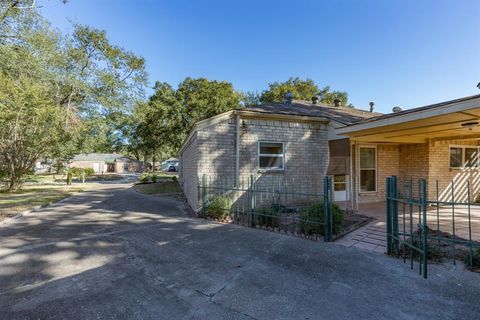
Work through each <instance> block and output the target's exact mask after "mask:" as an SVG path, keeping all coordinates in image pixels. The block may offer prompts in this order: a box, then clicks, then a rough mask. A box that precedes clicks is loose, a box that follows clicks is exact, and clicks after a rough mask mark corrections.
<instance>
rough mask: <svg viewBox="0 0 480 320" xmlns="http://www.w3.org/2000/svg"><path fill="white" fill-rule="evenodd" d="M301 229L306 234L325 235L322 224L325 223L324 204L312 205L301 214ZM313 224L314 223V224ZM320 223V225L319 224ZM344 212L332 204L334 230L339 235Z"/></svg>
mask: <svg viewBox="0 0 480 320" xmlns="http://www.w3.org/2000/svg"><path fill="white" fill-rule="evenodd" d="M300 218H301V220H302V221H301V222H300V228H301V229H302V232H304V233H305V234H309V235H310V234H313V233H318V234H323V233H324V228H323V225H322V224H321V223H323V222H324V212H323V202H316V203H313V204H311V205H310V206H309V207H308V208H306V209H304V210H303V211H301V212H300ZM312 222H313V223H312ZM317 223H318V224H317ZM342 223H343V210H342V209H340V207H339V206H338V205H337V204H335V203H332V229H333V233H334V234H338V233H339V232H340V230H341V229H342Z"/></svg>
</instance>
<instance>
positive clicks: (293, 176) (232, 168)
mask: <svg viewBox="0 0 480 320" xmlns="http://www.w3.org/2000/svg"><path fill="white" fill-rule="evenodd" d="M379 115H380V114H379V113H374V112H369V111H365V110H358V109H354V108H350V107H343V106H340V104H339V101H336V105H335V106H330V105H324V104H320V103H318V100H317V99H315V98H314V99H312V101H311V102H306V101H294V100H293V99H290V98H289V99H287V100H286V101H285V102H284V103H282V104H262V105H259V106H256V107H250V108H244V109H238V110H232V111H229V112H225V113H223V114H220V115H217V116H214V117H211V118H209V119H206V120H203V121H200V122H198V123H197V124H196V125H195V126H194V127H193V129H192V130H191V132H190V134H189V136H188V137H187V139H186V141H185V143H184V145H183V147H182V148H181V150H180V152H179V159H180V171H179V172H180V179H179V181H180V183H181V186H182V188H183V190H184V193H185V195H186V198H187V200H188V202H189V204H190V205H191V206H192V208H194V209H198V208H199V203H198V202H199V195H198V190H197V189H198V185H199V180H200V179H201V178H202V176H203V175H207V176H208V178H209V179H210V180H209V181H212V180H213V181H217V183H219V182H218V181H219V180H221V181H222V182H221V184H222V185H225V184H228V185H230V186H231V185H232V184H233V185H237V186H239V185H240V184H243V183H244V180H243V179H244V177H248V176H250V175H254V176H255V177H256V179H257V180H259V179H263V180H266V179H267V178H268V179H269V180H277V181H276V182H275V183H286V181H290V182H291V181H296V183H297V184H298V182H301V181H303V182H304V184H305V185H307V184H309V185H310V187H311V188H312V189H313V188H320V186H321V185H322V184H323V177H324V176H325V175H327V174H328V175H331V176H333V178H334V197H335V199H336V200H337V201H346V200H349V199H350V198H351V195H349V190H350V186H349V183H350V180H351V179H350V177H349V172H350V153H349V151H350V143H349V140H348V138H346V137H345V136H339V135H337V134H336V132H335V130H336V128H340V127H344V126H346V125H350V124H353V123H357V122H359V121H362V120H365V119H368V118H371V117H375V116H379ZM280 179H283V182H280ZM271 183H273V182H271ZM219 184H220V183H219ZM301 187H302V186H300V188H301ZM304 188H306V187H304Z"/></svg>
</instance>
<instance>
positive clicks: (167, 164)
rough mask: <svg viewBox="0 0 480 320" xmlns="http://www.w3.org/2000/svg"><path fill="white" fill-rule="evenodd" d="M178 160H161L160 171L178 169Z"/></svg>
mask: <svg viewBox="0 0 480 320" xmlns="http://www.w3.org/2000/svg"><path fill="white" fill-rule="evenodd" d="M178 164H179V161H178V160H176V159H174V160H165V161H163V162H162V171H164V172H177V171H178Z"/></svg>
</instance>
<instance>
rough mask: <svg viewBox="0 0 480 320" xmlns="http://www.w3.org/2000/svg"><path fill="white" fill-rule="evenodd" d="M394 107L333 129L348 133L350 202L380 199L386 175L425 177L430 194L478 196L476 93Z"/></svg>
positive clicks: (479, 99)
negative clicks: (412, 107)
mask: <svg viewBox="0 0 480 320" xmlns="http://www.w3.org/2000/svg"><path fill="white" fill-rule="evenodd" d="M393 111H394V112H392V113H389V114H385V115H380V116H376V117H371V118H369V119H364V120H360V121H358V122H356V123H352V124H349V125H346V126H344V127H340V128H337V129H336V134H338V135H342V136H347V137H348V138H349V139H350V144H351V155H352V156H351V163H352V181H353V183H352V195H353V197H352V199H351V201H352V203H353V204H354V206H357V205H358V203H362V202H371V201H381V200H384V199H385V185H386V184H385V180H386V177H388V176H397V177H399V178H400V179H402V180H404V181H405V180H407V181H408V180H409V179H410V178H412V179H413V180H414V181H415V180H416V179H417V178H422V179H425V180H426V182H427V193H428V194H427V196H428V199H430V200H435V201H437V200H438V201H457V202H464V203H465V202H469V203H471V202H474V201H475V200H478V199H477V198H478V195H479V192H480V174H479V173H480V168H479V159H478V152H479V146H480V144H479V141H480V126H479V125H480V95H474V96H469V97H464V98H460V99H456V100H451V101H445V102H441V103H437V104H432V105H428V106H423V107H419V108H414V109H409V110H401V109H399V108H394V110H393ZM415 187H416V185H415V183H414V184H413V189H414V188H415ZM452 197H453V198H454V199H452Z"/></svg>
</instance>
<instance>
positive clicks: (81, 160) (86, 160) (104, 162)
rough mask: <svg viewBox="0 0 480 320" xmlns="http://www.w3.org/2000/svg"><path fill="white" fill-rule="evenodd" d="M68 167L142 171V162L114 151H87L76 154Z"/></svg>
mask: <svg viewBox="0 0 480 320" xmlns="http://www.w3.org/2000/svg"><path fill="white" fill-rule="evenodd" d="M69 166H70V168H92V169H93V170H94V172H95V173H107V172H115V173H124V172H142V171H143V170H144V164H143V162H141V161H138V160H135V159H133V158H131V157H125V156H122V155H120V154H116V153H87V154H79V155H76V156H75V157H74V158H73V159H72V161H71V162H70V165H69Z"/></svg>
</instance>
